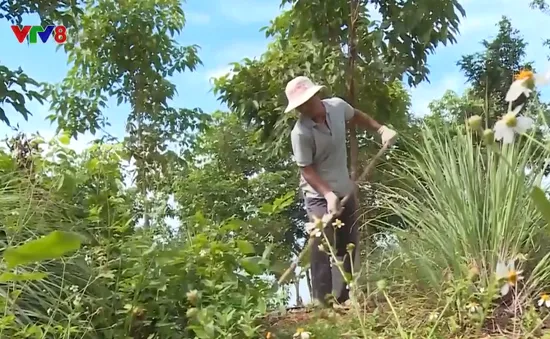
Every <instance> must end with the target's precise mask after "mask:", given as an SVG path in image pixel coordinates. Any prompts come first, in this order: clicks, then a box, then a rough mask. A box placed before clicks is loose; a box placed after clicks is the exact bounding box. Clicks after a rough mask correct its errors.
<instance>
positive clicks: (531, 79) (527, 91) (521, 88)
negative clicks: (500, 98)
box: [504, 69, 550, 102]
mask: <svg viewBox="0 0 550 339" xmlns="http://www.w3.org/2000/svg"><path fill="white" fill-rule="evenodd" d="M548 83H550V69H549V70H548V71H547V72H546V73H543V74H542V75H540V74H534V73H533V72H532V71H527V70H523V71H521V72H520V73H519V74H518V75H516V79H515V81H514V82H513V83H512V85H511V86H510V89H508V92H507V93H506V98H505V99H504V100H506V101H507V102H512V101H514V100H516V99H517V98H518V97H519V96H520V95H522V94H524V95H525V96H526V97H529V95H531V92H532V91H533V88H535V85H536V86H544V85H546V84H548Z"/></svg>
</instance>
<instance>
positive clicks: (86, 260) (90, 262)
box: [84, 254, 92, 265]
mask: <svg viewBox="0 0 550 339" xmlns="http://www.w3.org/2000/svg"><path fill="white" fill-rule="evenodd" d="M84 261H85V262H86V264H87V265H91V264H92V257H90V255H89V254H86V256H85V257H84Z"/></svg>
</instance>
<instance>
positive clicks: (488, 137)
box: [483, 128, 495, 145]
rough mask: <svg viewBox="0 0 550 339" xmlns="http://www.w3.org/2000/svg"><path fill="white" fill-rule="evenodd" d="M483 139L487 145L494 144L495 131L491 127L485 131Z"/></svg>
mask: <svg viewBox="0 0 550 339" xmlns="http://www.w3.org/2000/svg"><path fill="white" fill-rule="evenodd" d="M483 141H485V144H487V145H492V144H493V143H494V142H495V132H493V130H492V129H489V128H488V129H486V130H485V131H483Z"/></svg>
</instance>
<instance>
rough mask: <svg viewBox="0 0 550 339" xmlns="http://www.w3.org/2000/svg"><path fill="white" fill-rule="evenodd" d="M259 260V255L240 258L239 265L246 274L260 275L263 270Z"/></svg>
mask: <svg viewBox="0 0 550 339" xmlns="http://www.w3.org/2000/svg"><path fill="white" fill-rule="evenodd" d="M260 260H261V258H259V257H250V258H243V259H241V266H242V267H243V268H244V270H245V271H246V272H247V273H248V274H252V275H260V274H262V272H263V269H262V266H261V265H260Z"/></svg>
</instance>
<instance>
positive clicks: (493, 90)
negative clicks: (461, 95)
mask: <svg viewBox="0 0 550 339" xmlns="http://www.w3.org/2000/svg"><path fill="white" fill-rule="evenodd" d="M498 27H499V31H498V34H497V36H496V37H495V38H494V39H493V40H492V41H487V40H483V41H482V45H483V47H484V50H483V51H482V52H477V53H474V54H470V55H465V56H463V57H462V58H461V60H459V61H458V62H457V65H458V66H459V67H460V69H461V70H462V71H463V72H464V74H465V75H466V78H467V79H468V82H469V83H470V84H471V86H472V90H473V94H474V95H475V96H476V97H478V98H483V99H485V106H486V107H485V109H486V111H487V112H488V113H487V114H490V115H489V116H487V123H488V125H489V126H493V125H494V123H495V121H496V120H497V118H498V117H499V116H501V115H503V114H505V113H506V112H507V111H508V104H507V103H506V102H505V101H504V98H505V97H506V92H508V89H509V88H510V85H511V84H512V82H513V81H514V77H515V76H516V75H517V74H518V73H519V72H520V71H521V70H523V69H528V70H530V69H532V63H531V62H526V61H524V58H525V47H526V46H527V43H526V42H525V41H524V39H523V38H522V37H521V35H520V32H519V31H518V30H517V29H514V28H513V27H512V23H511V21H510V19H508V18H507V17H502V20H500V21H499V23H498ZM525 99H526V98H525V97H522V98H521V100H518V103H516V105H517V104H519V103H521V102H524V101H525Z"/></svg>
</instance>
